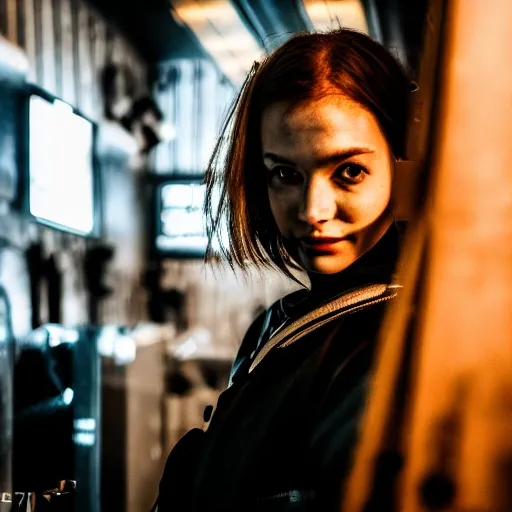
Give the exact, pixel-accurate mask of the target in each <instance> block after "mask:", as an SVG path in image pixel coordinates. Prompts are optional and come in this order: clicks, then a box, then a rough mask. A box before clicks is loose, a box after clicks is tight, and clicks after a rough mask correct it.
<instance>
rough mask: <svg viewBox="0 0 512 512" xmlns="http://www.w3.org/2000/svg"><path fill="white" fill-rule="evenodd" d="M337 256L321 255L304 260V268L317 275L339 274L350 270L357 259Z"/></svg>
mask: <svg viewBox="0 0 512 512" xmlns="http://www.w3.org/2000/svg"><path fill="white" fill-rule="evenodd" d="M347 256H348V255H347ZM347 256H340V255H339V254H337V255H331V254H329V255H319V256H314V257H309V258H307V259H303V262H302V264H303V266H304V268H305V269H306V271H307V272H313V273H315V274H338V273H339V272H342V271H343V270H345V269H346V268H348V267H349V266H350V265H352V263H354V261H355V260H356V258H349V257H347Z"/></svg>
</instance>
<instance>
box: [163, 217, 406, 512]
mask: <svg viewBox="0 0 512 512" xmlns="http://www.w3.org/2000/svg"><path fill="white" fill-rule="evenodd" d="M398 248H399V234H398V230H397V228H396V227H395V226H393V227H392V228H390V230H389V231H388V233H387V234H386V235H385V236H384V237H383V238H382V239H381V240H380V241H379V243H378V244H377V245H376V246H375V247H374V248H373V249H372V250H371V251H369V252H368V253H367V254H366V255H364V256H363V257H361V258H360V259H359V260H357V261H356V262H355V263H354V264H353V265H352V266H351V267H349V268H348V269H346V270H345V271H343V272H341V273H340V274H337V275H336V276H333V279H337V280H339V283H340V286H339V294H340V295H341V294H345V293H347V292H348V291H350V290H353V289H357V288H360V287H363V286H365V285H369V284H389V283H391V282H392V276H393V273H394V270H395V265H396V260H397V256H398ZM393 296H394V295H393ZM390 297H391V295H389V294H388V296H387V298H390ZM328 299H332V297H326V296H323V295H322V293H321V290H315V293H312V292H308V291H299V292H295V293H293V294H291V295H289V296H287V297H285V298H283V299H281V300H280V301H278V302H276V303H275V304H274V305H273V306H272V307H271V308H269V310H268V311H267V312H265V313H263V314H262V315H260V317H259V318H258V319H257V320H256V321H255V322H254V323H253V325H252V326H251V328H250V329H249V331H248V332H247V335H246V336H245V338H244V340H243V342H242V345H241V347H240V350H239V353H238V355H237V358H236V360H235V363H234V365H233V370H232V385H231V386H230V387H229V388H228V389H227V390H226V391H224V392H223V393H222V394H221V396H220V398H219V401H218V404H217V407H216V409H215V412H214V414H213V417H212V419H211V422H210V424H209V427H208V429H207V431H206V432H205V433H204V434H203V433H202V432H201V431H198V432H196V433H191V434H189V439H188V440H187V439H186V436H185V438H183V440H182V441H183V442H181V441H180V443H179V444H178V446H177V448H176V449H175V450H174V451H173V454H174V452H176V453H178V452H179V451H181V453H182V460H186V464H187V471H188V474H184V471H185V468H184V467H183V470H182V469H181V468H180V464H181V462H180V461H179V460H178V458H179V457H178V456H176V457H174V458H176V459H177V460H176V461H175V462H173V463H171V458H173V454H171V456H170V458H169V462H168V467H167V468H166V472H167V477H166V475H165V473H164V478H163V479H162V483H161V489H160V492H161V494H162V493H163V494H166V495H167V496H169V495H171V494H172V496H173V498H172V500H171V501H170V502H169V501H167V502H165V505H164V503H163V502H161V504H160V505H159V512H171V511H172V512H174V511H178V512H182V511H187V512H189V511H190V512H192V511H193V512H202V511H205V510H209V511H218V512H221V511H222V512H234V511H249V512H251V511H252V512H257V511H263V510H265V511H288V510H290V511H297V512H303V511H304V512H305V511H312V510H315V511H317V510H321V511H331V510H332V511H334V510H339V503H340V499H341V493H342V489H343V481H344V478H345V476H346V473H347V470H348V469H349V467H350V463H351V458H352V452H353V448H354V445H355V443H356V440H357V427H358V424H359V418H360V413H361V410H362V407H363V404H364V400H365V397H366V391H367V381H368V373H369V370H370V368H371V364H372V357H373V352H374V346H375V341H376V337H377V334H378V331H379V328H380V325H381V321H382V316H383V313H384V311H385V308H386V305H387V304H386V303H387V300H385V301H382V302H379V301H378V300H376V301H372V302H371V303H368V304H367V303H365V304H366V305H365V306H364V307H362V308H361V309H359V310H358V311H356V312H353V313H351V314H349V315H346V316H342V317H341V318H339V319H336V320H333V321H332V322H331V323H328V324H326V325H324V326H321V327H318V328H317V329H316V330H314V331H313V332H311V333H310V334H307V335H305V336H303V337H302V338H300V339H298V340H297V341H295V342H294V343H292V344H290V345H289V346H286V347H284V348H277V347H276V348H273V349H272V350H271V351H270V352H269V353H268V354H267V355H266V356H265V357H264V359H263V360H262V361H261V363H260V364H258V365H257V366H256V367H255V368H254V370H253V371H252V372H251V373H248V370H249V367H250V366H251V364H252V362H253V361H254V357H255V356H256V355H257V353H258V352H259V351H260V350H261V349H262V348H263V347H264V345H265V343H266V342H267V340H268V339H269V338H270V337H271V336H272V334H273V333H274V332H275V331H276V329H277V328H278V327H279V326H281V325H282V324H283V323H286V324H290V323H292V322H293V321H294V320H295V319H297V318H299V317H301V316H302V315H304V314H305V313H307V312H308V311H311V310H312V309H314V308H315V307H317V306H319V305H320V304H322V303H324V302H326V301H327V300H328ZM187 444H188V447H187V446H186V445H187ZM187 453H188V454H189V455H187ZM171 473H174V475H175V477H174V478H169V475H170V474H171ZM178 474H179V477H177V476H176V475H178ZM163 499H164V500H165V497H164V498H163ZM167 503H168V504H167ZM171 504H172V507H171Z"/></svg>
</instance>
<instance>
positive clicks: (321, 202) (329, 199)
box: [299, 177, 337, 225]
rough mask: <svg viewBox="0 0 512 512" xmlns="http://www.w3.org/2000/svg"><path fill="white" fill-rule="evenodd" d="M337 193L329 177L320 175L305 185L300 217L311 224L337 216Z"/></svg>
mask: <svg viewBox="0 0 512 512" xmlns="http://www.w3.org/2000/svg"><path fill="white" fill-rule="evenodd" d="M336 211H337V204H336V193H335V191H334V189H333V186H332V183H330V180H329V179H326V178H323V177H318V178H313V179H311V180H309V182H308V183H306V184H305V186H304V192H303V197H302V204H301V208H300V212H299V219H300V220H301V221H303V222H307V223H308V224H311V225H317V224H321V223H323V222H326V221H328V220H332V219H333V218H334V217H335V216H336Z"/></svg>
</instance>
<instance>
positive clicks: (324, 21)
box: [302, 0, 368, 34]
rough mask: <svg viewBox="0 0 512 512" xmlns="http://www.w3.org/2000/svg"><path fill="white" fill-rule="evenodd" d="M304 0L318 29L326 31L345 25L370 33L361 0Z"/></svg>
mask: <svg viewBox="0 0 512 512" xmlns="http://www.w3.org/2000/svg"><path fill="white" fill-rule="evenodd" d="M302 2H303V4H304V8H305V9H306V12H307V14H308V16H309V19H310V20H311V23H312V24H313V26H314V27H315V29H316V30H319V31H326V30H333V29H337V28H340V27H345V28H352V29H355V30H359V31H361V32H364V33H365V34H368V24H367V22H366V16H365V13H364V8H363V5H362V3H361V0H302Z"/></svg>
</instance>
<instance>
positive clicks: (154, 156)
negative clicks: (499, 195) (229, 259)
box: [0, 0, 429, 512]
mask: <svg viewBox="0 0 512 512" xmlns="http://www.w3.org/2000/svg"><path fill="white" fill-rule="evenodd" d="M428 22H429V20H428V16H427V2H426V0H382V1H380V0H366V1H365V0H145V1H142V0H140V1H136V0H0V34H1V36H0V397H1V400H2V405H1V410H0V450H1V457H0V498H1V503H0V507H6V508H0V510H2V511H3V510H11V509H12V510H18V508H15V507H16V506H17V503H22V502H23V500H26V499H27V497H28V494H27V493H32V492H34V493H42V492H44V491H48V490H50V489H54V488H57V487H58V486H59V482H60V481H63V480H66V481H68V482H67V484H66V486H67V488H72V487H74V483H73V482H76V488H77V492H78V493H79V496H80V499H78V500H76V503H75V504H73V505H72V506H71V505H70V506H69V507H70V508H66V509H65V510H76V511H79V510H80V511H83V512H86V511H87V512H99V511H100V510H103V511H106V510H115V511H125V512H136V511H137V512H140V511H144V510H147V511H149V509H150V508H151V505H152V503H153V501H154V500H155V498H156V495H157V489H158V483H159V479H160V476H161V473H162V470H163V466H164V464H165V460H166V457H167V455H168V453H169V451H170V450H171V448H172V446H173V445H174V444H175V443H176V441H177V440H178V439H179V438H180V437H181V436H182V435H183V434H184V433H185V432H186V431H187V430H189V429H190V428H193V427H197V426H201V425H202V423H203V411H204V408H205V406H207V405H209V404H215V402H216V400H217V397H218V394H219V393H220V392H221V390H222V389H223V388H225V386H226V385H227V379H228V374H229V370H230V366H231V361H232V359H233V357H234V356H235V353H236V350H237V347H238V345H239V344H240V342H241V340H242V337H243V335H244V333H245V331H246V329H247V328H248V326H249V325H250V323H251V322H252V320H253V319H254V318H255V317H256V316H257V315H258V314H259V313H260V312H261V311H262V310H263V309H264V308H265V307H267V306H269V305H270V304H271V303H272V302H274V301H275V300H276V299H278V298H279V297H281V296H282V295H284V294H285V293H287V292H289V291H291V290H292V289H294V288H295V285H293V284H291V283H289V282H288V281H286V280H285V279H284V278H282V277H280V276H279V275H278V274H277V273H275V272H272V271H268V272H265V273H264V275H263V277H262V276H261V275H259V274H257V273H256V272H255V271H254V272H251V273H250V275H249V276H248V277H244V276H242V275H241V274H240V273H237V272H232V271H231V270H230V269H229V268H225V267H224V266H223V265H222V264H218V265H216V266H205V265H204V263H203V260H202V258H203V256H204V250H205V246H206V240H205V236H204V226H203V217H202V207H203V201H204V193H205V190H204V186H203V184H202V180H203V176H204V171H205V168H206V165H207V162H208V158H209V156H210V154H211V151H212V149H213V146H214V144H215V142H216V140H217V136H218V133H219V129H220V127H221V123H222V120H223V117H224V115H225V114H226V112H227V109H228V108H229V106H230V105H231V103H232V101H233V99H234V97H235V95H236V93H237V91H238V89H239V87H240V85H241V83H242V82H243V80H244V78H245V76H246V74H247V72H248V71H249V69H250V68H251V66H252V64H253V62H254V61H257V60H260V59H261V58H262V57H263V56H264V55H265V53H267V52H269V51H271V50H273V49H274V48H275V47H276V46H278V45H279V44H281V43H282V42H284V41H285V40H286V39H287V38H288V37H290V36H291V35H292V34H293V33H295V32H299V31H304V30H326V29H329V28H336V27H339V26H348V27H351V28H356V29H358V30H361V31H363V32H366V33H368V34H370V35H371V36H372V37H374V38H376V39H378V40H379V41H381V42H382V43H383V44H385V45H386V46H387V47H389V48H391V49H392V50H393V52H395V54H396V55H397V56H398V57H399V58H400V59H401V61H402V62H403V64H404V65H405V66H407V68H408V69H409V71H410V72H411V76H412V77H415V76H416V75H417V74H418V70H419V68H420V62H421V58H422V55H423V40H424V38H423V36H424V32H425V26H428ZM225 241H229V240H227V237H226V240H225ZM21 506H23V505H20V507H21ZM19 509H20V510H21V508H19ZM24 510H26V508H25V509H24Z"/></svg>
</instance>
